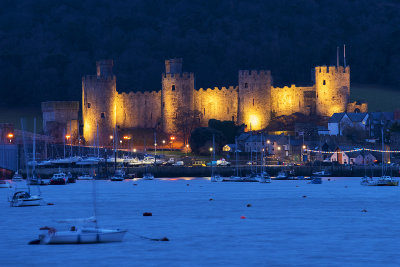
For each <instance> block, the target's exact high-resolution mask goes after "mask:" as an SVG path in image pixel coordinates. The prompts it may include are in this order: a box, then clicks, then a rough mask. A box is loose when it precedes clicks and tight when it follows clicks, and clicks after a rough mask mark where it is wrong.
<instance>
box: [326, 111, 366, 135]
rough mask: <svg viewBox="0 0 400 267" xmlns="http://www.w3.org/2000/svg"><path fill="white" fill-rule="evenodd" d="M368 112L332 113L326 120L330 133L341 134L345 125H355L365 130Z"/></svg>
mask: <svg viewBox="0 0 400 267" xmlns="http://www.w3.org/2000/svg"><path fill="white" fill-rule="evenodd" d="M368 119H369V115H368V113H351V112H349V113H345V112H342V113H334V114H333V115H332V116H331V117H330V119H329V121H328V130H329V134H330V135H342V134H343V130H344V129H345V128H346V127H357V128H360V129H362V130H367V126H368Z"/></svg>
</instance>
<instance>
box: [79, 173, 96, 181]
mask: <svg viewBox="0 0 400 267" xmlns="http://www.w3.org/2000/svg"><path fill="white" fill-rule="evenodd" d="M78 180H93V176H91V175H89V174H83V175H80V176H78Z"/></svg>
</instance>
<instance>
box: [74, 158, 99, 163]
mask: <svg viewBox="0 0 400 267" xmlns="http://www.w3.org/2000/svg"><path fill="white" fill-rule="evenodd" d="M99 161H101V159H100V158H97V157H88V158H82V159H81V160H80V161H77V162H76V163H75V164H76V165H97V164H98V163H99Z"/></svg>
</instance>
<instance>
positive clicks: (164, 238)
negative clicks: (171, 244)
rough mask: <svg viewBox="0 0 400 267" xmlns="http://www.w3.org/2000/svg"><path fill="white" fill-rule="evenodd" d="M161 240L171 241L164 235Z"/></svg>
mask: <svg viewBox="0 0 400 267" xmlns="http://www.w3.org/2000/svg"><path fill="white" fill-rule="evenodd" d="M160 241H169V239H168V237H165V236H164V237H163V238H161V239H160Z"/></svg>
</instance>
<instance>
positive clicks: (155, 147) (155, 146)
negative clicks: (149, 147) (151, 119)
mask: <svg viewBox="0 0 400 267" xmlns="http://www.w3.org/2000/svg"><path fill="white" fill-rule="evenodd" d="M156 158H157V132H156V131H154V166H155V165H156Z"/></svg>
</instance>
